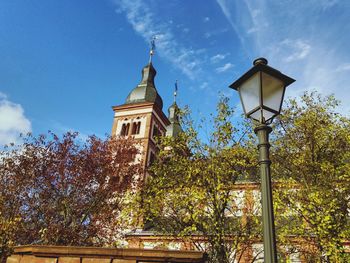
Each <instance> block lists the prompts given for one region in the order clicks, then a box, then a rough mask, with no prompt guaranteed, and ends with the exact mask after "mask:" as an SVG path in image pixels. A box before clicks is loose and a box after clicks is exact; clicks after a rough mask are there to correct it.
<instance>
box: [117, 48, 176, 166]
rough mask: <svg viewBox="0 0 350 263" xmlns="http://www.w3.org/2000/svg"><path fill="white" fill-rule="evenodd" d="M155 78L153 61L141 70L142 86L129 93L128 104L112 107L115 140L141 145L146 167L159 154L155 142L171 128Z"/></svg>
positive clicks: (140, 84) (126, 102)
mask: <svg viewBox="0 0 350 263" xmlns="http://www.w3.org/2000/svg"><path fill="white" fill-rule="evenodd" d="M151 55H152V53H151ZM155 76H156V70H155V68H154V67H153V65H152V61H151V59H150V62H149V63H148V64H147V65H146V66H145V67H144V68H143V69H142V79H141V82H140V83H139V84H138V85H137V86H136V87H135V88H134V89H133V90H132V91H131V92H130V94H129V95H128V97H127V98H126V101H125V103H124V104H122V105H120V106H114V107H112V108H113V111H114V121H113V128H112V136H132V137H133V138H134V139H135V140H136V141H138V142H139V143H140V144H139V145H140V146H139V147H140V152H141V155H142V158H141V159H142V161H143V166H144V167H147V166H148V165H150V164H151V163H152V162H153V160H154V158H155V156H156V154H157V149H156V144H155V138H156V137H157V136H163V135H166V132H167V126H169V125H170V121H169V119H168V118H167V117H166V116H165V114H164V113H163V111H162V109H163V100H162V98H161V97H160V96H159V94H158V92H157V89H156V87H155V84H154V78H155Z"/></svg>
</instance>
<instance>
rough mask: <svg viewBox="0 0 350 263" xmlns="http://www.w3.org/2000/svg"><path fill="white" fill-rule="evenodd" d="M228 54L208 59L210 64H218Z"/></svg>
mask: <svg viewBox="0 0 350 263" xmlns="http://www.w3.org/2000/svg"><path fill="white" fill-rule="evenodd" d="M227 56H228V54H216V55H214V56H212V57H211V58H210V61H211V63H218V62H220V61H221V60H223V59H225V58H226V57H227Z"/></svg>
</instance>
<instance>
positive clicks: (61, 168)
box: [0, 132, 141, 256]
mask: <svg viewBox="0 0 350 263" xmlns="http://www.w3.org/2000/svg"><path fill="white" fill-rule="evenodd" d="M137 153H138V151H137V149H136V148H135V147H134V143H133V141H132V140H130V139H129V140H128V139H121V138H107V139H105V140H102V139H99V138H97V137H95V136H91V137H89V139H88V140H87V141H86V142H82V141H80V140H78V134H77V133H70V132H68V133H66V134H64V135H63V136H62V137H58V136H56V135H55V134H52V133H49V134H48V136H39V137H33V136H28V137H26V138H24V142H23V144H22V145H19V146H12V147H9V148H6V149H4V150H3V151H2V152H1V159H0V175H1V177H0V227H1V229H0V249H1V250H0V252H1V253H2V255H3V256H4V255H6V254H7V253H8V252H9V250H10V249H11V247H12V246H13V245H19V244H56V245H100V244H102V243H103V242H106V237H107V236H108V235H107V233H106V231H107V232H108V231H112V230H113V229H116V228H118V226H115V222H116V220H115V219H116V217H117V216H118V212H119V211H120V209H121V202H122V198H123V194H124V193H125V192H126V191H127V190H128V189H130V187H131V186H132V185H133V184H134V185H135V183H136V182H135V180H136V179H135V175H137V174H140V173H141V170H140V169H141V168H140V165H139V164H137V163H135V162H134V160H135V156H136V154H137Z"/></svg>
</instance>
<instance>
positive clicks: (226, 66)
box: [215, 63, 233, 73]
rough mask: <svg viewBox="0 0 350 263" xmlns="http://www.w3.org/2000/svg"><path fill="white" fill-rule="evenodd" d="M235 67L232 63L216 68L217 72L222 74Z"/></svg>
mask: <svg viewBox="0 0 350 263" xmlns="http://www.w3.org/2000/svg"><path fill="white" fill-rule="evenodd" d="M232 67H233V64H232V63H226V64H225V65H223V66H221V67H218V68H216V69H215V70H216V72H218V73H222V72H225V71H227V70H229V69H230V68H232Z"/></svg>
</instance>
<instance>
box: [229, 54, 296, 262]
mask: <svg viewBox="0 0 350 263" xmlns="http://www.w3.org/2000/svg"><path fill="white" fill-rule="evenodd" d="M253 65H254V66H253V67H252V68H251V69H250V70H248V71H247V72H246V73H245V74H243V76H241V77H240V78H239V79H238V80H236V81H235V82H234V83H232V84H231V85H230V88H232V89H235V90H237V91H238V92H239V95H240V98H241V102H242V105H243V110H244V113H245V115H246V117H247V118H251V119H253V120H255V121H256V122H258V123H259V124H258V125H257V126H256V127H255V129H254V132H255V133H256V134H257V136H258V139H259V144H258V149H259V164H260V175H261V196H262V198H261V199H262V218H263V241H264V261H265V262H266V263H277V252H276V238H275V224H274V215H273V203H272V190H271V174H270V165H271V161H270V157H269V148H270V143H269V134H270V132H271V131H272V129H271V127H270V126H268V124H270V123H271V122H272V120H273V118H274V117H276V116H277V115H279V114H280V112H281V107H282V102H283V97H284V92H285V88H286V87H287V86H288V85H290V84H292V83H293V82H294V81H295V80H294V79H292V78H290V77H288V76H286V75H284V74H282V73H281V72H280V71H278V70H276V69H274V68H272V67H269V66H268V65H267V60H266V59H265V58H258V59H256V60H254V62H253Z"/></svg>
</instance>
